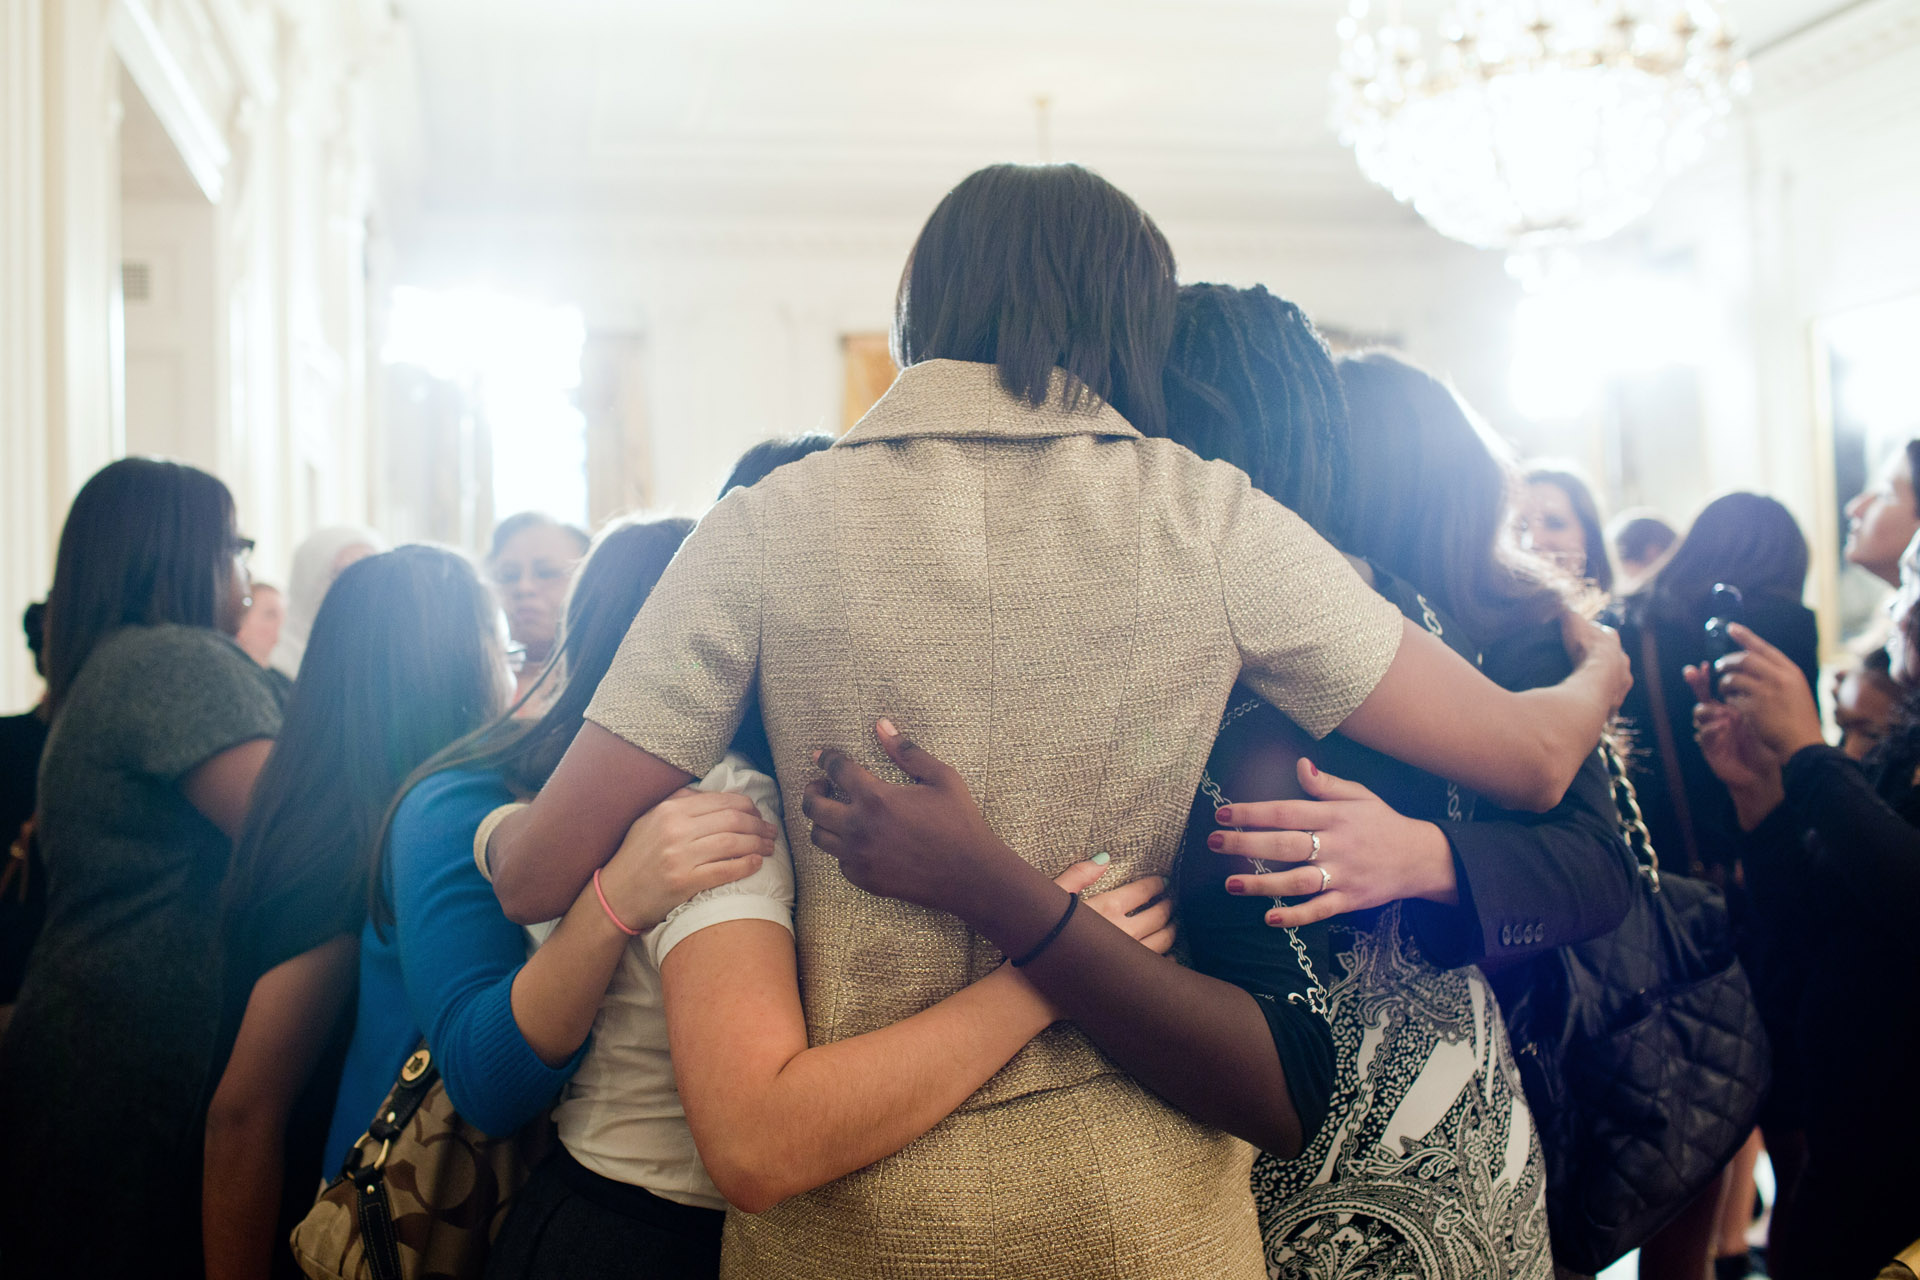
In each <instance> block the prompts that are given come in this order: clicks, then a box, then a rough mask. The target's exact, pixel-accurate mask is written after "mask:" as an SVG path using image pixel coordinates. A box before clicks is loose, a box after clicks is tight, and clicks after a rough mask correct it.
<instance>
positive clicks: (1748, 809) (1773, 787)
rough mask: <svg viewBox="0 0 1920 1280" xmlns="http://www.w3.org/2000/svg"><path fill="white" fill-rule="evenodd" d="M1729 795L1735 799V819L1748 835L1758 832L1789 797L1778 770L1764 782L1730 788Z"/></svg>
mask: <svg viewBox="0 0 1920 1280" xmlns="http://www.w3.org/2000/svg"><path fill="white" fill-rule="evenodd" d="M1727 794H1728V795H1730V796H1732V797H1733V814H1734V818H1735V819H1736V820H1737V821H1738V822H1739V823H1740V829H1741V830H1742V831H1745V832H1748V833H1751V832H1753V831H1755V830H1757V829H1758V828H1759V826H1760V824H1761V823H1763V822H1765V821H1766V820H1767V815H1769V814H1771V813H1772V812H1773V811H1774V810H1775V809H1778V808H1779V807H1780V804H1781V802H1782V801H1784V800H1785V799H1786V795H1787V793H1786V790H1785V788H1784V787H1782V786H1781V785H1780V774H1779V772H1778V771H1777V770H1776V771H1775V772H1774V773H1773V774H1772V775H1771V776H1770V777H1768V778H1766V779H1765V780H1763V781H1760V782H1756V783H1753V784H1751V785H1745V786H1738V787H1736V786H1729V787H1728V788H1727Z"/></svg>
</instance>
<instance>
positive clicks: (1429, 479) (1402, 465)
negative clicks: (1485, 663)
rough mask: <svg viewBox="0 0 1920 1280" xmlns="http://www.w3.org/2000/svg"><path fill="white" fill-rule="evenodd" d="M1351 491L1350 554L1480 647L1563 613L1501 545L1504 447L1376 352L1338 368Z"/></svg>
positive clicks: (1433, 386) (1558, 601)
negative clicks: (1447, 618)
mask: <svg viewBox="0 0 1920 1280" xmlns="http://www.w3.org/2000/svg"><path fill="white" fill-rule="evenodd" d="M1340 382H1341V385H1342V386H1344V387H1345V388H1346V392H1347V407H1348V413H1349V421H1350V422H1351V435H1352V441H1353V443H1352V445H1351V451H1352V457H1353V483H1352V485H1351V487H1350V488H1349V489H1348V490H1347V495H1346V498H1347V507H1348V510H1347V527H1348V537H1347V542H1346V549H1347V550H1348V551H1351V552H1352V553H1353V554H1354V555H1357V556H1361V557H1364V558H1365V559H1367V560H1370V561H1372V562H1373V563H1374V564H1377V565H1379V566H1380V567H1381V568H1383V569H1385V570H1386V571H1387V572H1389V573H1392V574H1394V575H1395V576H1397V577H1399V578H1401V579H1402V580H1403V581H1405V582H1407V583H1409V584H1410V585H1412V586H1413V587H1414V588H1416V589H1417V590H1419V591H1420V592H1421V594H1423V595H1425V596H1426V597H1427V598H1428V599H1429V600H1431V601H1433V603H1434V604H1435V605H1436V606H1437V607H1438V608H1439V609H1440V610H1441V611H1442V612H1443V613H1446V614H1449V615H1451V616H1452V617H1453V618H1454V619H1455V620H1456V621H1457V622H1459V624H1460V625H1461V626H1463V627H1465V628H1466V631H1467V634H1468V635H1470V636H1472V637H1473V638H1474V639H1475V640H1476V641H1477V642H1479V643H1480V644H1482V645H1485V644H1490V643H1492V642H1493V641H1494V640H1496V639H1498V638H1500V637H1501V636H1504V635H1507V634H1509V633H1511V632H1512V631H1514V630H1515V629H1517V628H1520V627H1525V626H1531V625H1537V624H1539V623H1541V622H1545V621H1548V620H1549V619H1551V618H1553V617H1555V616H1557V615H1558V614H1559V613H1560V611H1561V610H1562V609H1563V608H1564V607H1565V605H1564V601H1563V599H1562V596H1561V593H1560V592H1559V591H1558V590H1556V589H1555V585H1554V582H1553V579H1552V578H1551V577H1550V571H1549V570H1547V569H1545V568H1544V567H1541V566H1538V565H1536V564H1534V563H1533V562H1532V561H1531V560H1530V559H1529V558H1527V557H1523V556H1521V555H1519V553H1518V551H1517V549H1516V548H1514V547H1512V546H1511V544H1510V542H1509V540H1508V537H1507V532H1506V531H1507V523H1508V520H1507V517H1508V512H1509V510H1510V503H1511V498H1512V494H1513V468H1512V463H1511V461H1510V460H1509V459H1508V457H1507V455H1506V449H1505V446H1504V445H1502V444H1501V442H1500V440H1499V439H1498V438H1497V437H1496V436H1494V435H1493V433H1492V432H1490V431H1488V430H1487V428H1486V427H1485V426H1484V425H1483V424H1482V423H1481V422H1480V421H1479V420H1478V419H1477V418H1476V417H1475V416H1474V415H1473V413H1472V412H1471V411H1470V410H1468V408H1467V406H1466V405H1464V404H1462V403H1461V402H1460V398H1459V397H1458V396H1456V395H1455V394H1454V393H1453V391H1452V389H1451V388H1449V387H1448V386H1447V385H1446V384H1445V383H1443V382H1441V381H1440V380H1439V379H1438V378H1435V377H1434V376H1433V375H1432V374H1430V373H1428V372H1426V371H1425V370H1424V369H1420V368H1418V367H1416V366H1414V365H1412V364H1409V363H1408V362H1407V361H1405V360H1402V359H1400V358H1399V357H1398V356H1395V355H1392V354H1390V353H1388V352H1384V351H1370V352H1365V353H1363V354H1360V355H1356V356H1349V357H1347V358H1345V359H1343V360H1341V361H1340Z"/></svg>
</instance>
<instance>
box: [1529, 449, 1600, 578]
mask: <svg viewBox="0 0 1920 1280" xmlns="http://www.w3.org/2000/svg"><path fill="white" fill-rule="evenodd" d="M1521 478H1522V479H1523V480H1524V481H1525V482H1526V483H1527V484H1550V485H1552V486H1553V487H1554V488H1556V489H1558V490H1559V491H1560V492H1562V493H1564V494H1566V495H1567V505H1568V506H1570V507H1572V508H1573V516H1574V519H1576V520H1578V521H1579V522H1580V540H1581V541H1582V542H1584V543H1585V544H1586V548H1587V577H1588V578H1589V579H1591V580H1592V581H1593V583H1594V584H1595V585H1596V586H1598V587H1599V588H1600V589H1601V590H1602V591H1611V590H1613V556H1612V553H1611V552H1609V551H1608V549H1607V533H1606V529H1605V527H1604V526H1603V525H1602V524H1601V522H1600V504H1599V503H1598V502H1595V501H1594V499H1593V490H1592V489H1590V488H1588V487H1587V482H1586V480H1585V479H1583V478H1582V477H1581V475H1580V473H1579V472H1578V471H1575V470H1574V469H1573V468H1572V466H1571V465H1569V464H1558V465H1556V464H1553V463H1538V462H1537V463H1535V464H1533V465H1532V466H1530V467H1528V468H1527V472H1526V475H1524V476H1523V477H1521Z"/></svg>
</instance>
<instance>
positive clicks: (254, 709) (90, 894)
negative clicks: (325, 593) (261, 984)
mask: <svg viewBox="0 0 1920 1280" xmlns="http://www.w3.org/2000/svg"><path fill="white" fill-rule="evenodd" d="M279 727H280V712H279V705H278V702H277V700H276V699H275V697H274V693H273V689H272V687H271V686H270V685H269V684H268V683H267V680H266V678H265V676H264V675H263V673H262V672H261V670H260V668H259V667H257V666H256V665H254V663H253V662H252V661H251V660H250V659H249V658H248V657H247V656H246V655H245V654H244V653H242V652H241V651H240V649H239V647H238V646H236V645H235V644H233V642H232V641H230V640H228V639H227V638H226V637H225V636H222V635H220V634H218V633H216V632H214V631H211V630H207V629H205V628H197V627H177V626H159V627H127V628H124V629H122V630H120V631H116V632H114V633H112V634H111V635H109V636H107V637H106V638H105V639H104V640H102V641H101V642H100V644H99V646H98V647H97V648H96V649H95V650H94V652H93V654H92V655H91V656H90V657H89V658H88V659H87V663H86V665H85V667H83V668H82V669H81V672H80V675H79V678H78V679H77V680H75V682H74V685H73V688H72V689H71V690H70V691H69V693H68V695H67V698H66V701H65V702H64V704H63V705H62V707H61V710H60V714H59V716H58V718H57V719H56V720H55V721H54V724H53V729H52V733H51V734H50V736H49V737H48V739H47V749H46V754H45V756H44V757H43V759H42V763H41V769H40V807H41V822H40V827H39V833H40V841H41V849H42V851H43V853H44V856H45V858H46V867H47V890H48V901H47V922H46V927H45V929H44V930H43V932H42V933H41V935H40V939H39V941H38V943H37V944H36V945H35V948H34V951H33V954H32V955H31V957H30V958H29V960H28V962H27V974H26V979H25V982H24V983H23V985H22V987H21V990H20V999H19V1003H18V1005H17V1006H16V1009H15V1012H14V1017H13V1022H12V1025H11V1027H10V1028H9V1029H8V1031H7V1035H6V1039H5V1041H4V1042H0V1133H4V1134H5V1135H6V1136H5V1139H4V1144H5V1151H4V1156H0V1272H3V1273H5V1274H8V1275H20V1276H27V1275H89V1276H92V1275H100V1276H105V1275H133V1274H139V1275H147V1276H171V1275H191V1274H197V1273H198V1271H199V1268H200V1208H199V1190H200V1146H201V1141H202V1136H201V1122H200V1100H201V1097H202V1093H203V1089H204V1087H205V1084H206V1080H207V1075H208V1072H209V1070H210V1068H211V1066H212V1056H213V1051H214V1050H213V1046H214V1040H215V1035H216V1027H217V1023H218V1016H219V992H218V990H217V987H218V964H217V959H218V957H217V951H216V946H217V943H216V935H215V921H216V919H217V916H218V910H217V908H218V903H219V895H220V886H221V881H222V879H223V878H224V876H225V874H226V870H227V862H228V858H229V855H230V852H231V850H230V842H229V841H228V839H227V837H226V836H225V835H224V834H222V833H221V832H220V830H219V829H218V828H217V827H215V826H214V825H213V824H212V823H211V822H209V821H208V820H207V819H206V818H205V817H204V816H203V815H202V814H201V813H200V812H199V811H198V810H196V809H195V808H194V807H193V806H192V805H191V804H189V803H188V801H187V798H186V796H185V794H184V793H183V792H182V790H181V783H182V782H183V780H184V779H185V778H186V776H187V775H188V774H190V773H191V772H193V770H194V769H195V768H196V767H197V766H199V765H201V764H203V763H205V762H206V761H207V760H209V759H211V758H212V757H214V756H216V755H218V754H220V753H221V752H222V751H225V750H226V749H227V748H229V747H233V746H237V745H239V744H240V743H243V742H247V741H249V740H252V739H257V738H270V737H272V736H274V735H275V734H276V733H277V732H278V731H279Z"/></svg>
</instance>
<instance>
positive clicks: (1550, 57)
mask: <svg viewBox="0 0 1920 1280" xmlns="http://www.w3.org/2000/svg"><path fill="white" fill-rule="evenodd" d="M1378 2H1379V0H1349V3H1348V8H1347V15H1346V16H1345V17H1344V18H1342V19H1341V20H1340V26H1339V33H1340V46H1341V48H1340V70H1339V72H1338V74H1336V75H1335V77H1334V125H1335V127H1336V128H1337V129H1338V130H1339V132H1340V140H1341V141H1342V142H1344V143H1346V144H1347V145H1349V146H1351V147H1352V148H1353V151H1354V156H1355V158H1356V159H1358V160H1359V162H1360V168H1361V171H1362V172H1364V173H1365V174H1366V175H1367V177H1368V178H1370V179H1372V180H1373V181H1374V182H1377V183H1379V184H1380V185H1381V186H1383V187H1385V188H1386V189H1387V190H1389V191H1391V192H1393V194H1394V196H1395V197H1396V198H1398V199H1400V200H1403V201H1410V202H1412V204H1413V207H1414V209H1415V210H1416V211H1418V212H1419V214H1420V216H1421V217H1423V218H1425V219H1426V220H1427V221H1428V222H1429V223H1431V224H1432V225H1433V227H1434V228H1435V229H1436V230H1438V231H1439V232H1440V233H1441V234H1442V235H1446V236H1451V237H1452V238H1453V239H1455V240H1464V241H1466V242H1467V243H1468V244H1474V245H1479V246H1481V247H1483V248H1490V249H1495V248H1497V249H1507V250H1514V251H1528V250H1536V249H1545V248H1550V247H1552V246H1556V245H1567V244H1577V243H1581V242H1584V241H1590V240H1598V239H1601V238H1603V237H1605V236H1609V235H1612V234H1613V233H1614V232H1615V231H1618V230H1619V229H1620V228H1621V227H1623V226H1625V225H1626V224H1627V223H1629V222H1631V221H1633V220H1634V219H1635V218H1637V217H1639V216H1640V215H1641V214H1643V213H1645V212H1646V211H1647V209H1648V208H1650V207H1651V206H1652V204H1653V201H1654V198H1655V197H1656V196H1658V195H1659V193H1660V189H1661V187H1662V186H1664V185H1665V184H1666V181H1667V179H1668V178H1670V177H1671V176H1673V175H1674V174H1675V173H1678V172H1679V171H1680V170H1682V169H1684V168H1686V167H1687V166H1688V165H1690V164H1692V163H1693V162H1694V160H1696V159H1697V158H1698V157H1699V155H1700V152H1701V150H1702V149H1703V148H1704V147H1705V145H1706V143H1707V142H1708V140H1709V139H1710V138H1711V137H1712V135H1713V133H1714V132H1715V131H1716V130H1717V128H1718V126H1719V123H1720V120H1721V118H1722V117H1723V116H1724V115H1725V114H1726V112H1727V109H1728V106H1729V105H1730V103H1731V102H1732V99H1733V98H1734V96H1735V95H1737V94H1739V93H1742V92H1744V91H1745V87H1746V67H1745V64H1744V63H1742V62H1741V61H1740V60H1739V58H1738V57H1736V55H1735V52H1734V42H1733V36H1732V34H1731V32H1729V30H1728V28H1727V24H1726V20H1725V18H1724V16H1723V15H1722V13H1721V8H1720V0H1453V2H1452V3H1450V4H1448V5H1447V7H1446V9H1445V10H1444V11H1443V12H1442V14H1441V16H1440V21H1439V24H1438V29H1437V36H1438V38H1437V40H1435V41H1433V42H1431V44H1430V43H1429V42H1428V41H1426V40H1424V39H1423V37H1422V35H1421V33H1420V31H1419V30H1417V29H1416V28H1415V27H1414V26H1413V25H1412V24H1411V23H1409V22H1407V21H1405V20H1403V18H1402V16H1401V13H1400V5H1399V4H1398V3H1397V2H1395V0H1387V3H1388V5H1389V8H1388V10H1387V12H1385V13H1380V12H1378V11H1377V10H1378Z"/></svg>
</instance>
